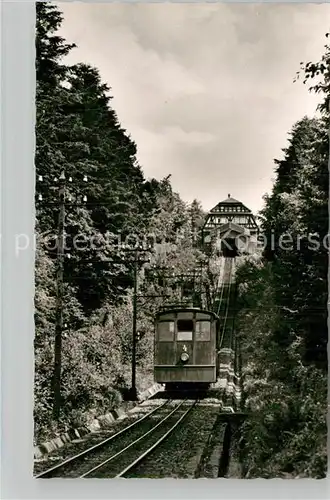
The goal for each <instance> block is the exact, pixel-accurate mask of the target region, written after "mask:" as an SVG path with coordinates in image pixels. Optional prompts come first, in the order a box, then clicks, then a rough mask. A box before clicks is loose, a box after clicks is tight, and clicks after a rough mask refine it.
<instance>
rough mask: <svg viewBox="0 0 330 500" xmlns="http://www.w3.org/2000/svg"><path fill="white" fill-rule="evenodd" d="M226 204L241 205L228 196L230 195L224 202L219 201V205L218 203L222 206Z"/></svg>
mask: <svg viewBox="0 0 330 500" xmlns="http://www.w3.org/2000/svg"><path fill="white" fill-rule="evenodd" d="M226 203H238V204H240V205H241V204H242V203H241V202H240V201H238V200H235V198H232V197H231V196H230V194H229V195H228V198H226V199H225V200H223V201H220V203H218V205H224V204H226Z"/></svg>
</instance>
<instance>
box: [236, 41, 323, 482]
mask: <svg viewBox="0 0 330 500" xmlns="http://www.w3.org/2000/svg"><path fill="white" fill-rule="evenodd" d="M325 48H326V51H325V55H324V56H323V58H322V60H321V61H320V62H319V63H315V64H314V63H308V64H306V65H303V66H302V68H301V72H300V76H304V83H306V82H307V81H309V79H313V78H314V79H317V82H316V83H315V84H314V85H312V87H311V89H310V90H311V91H316V92H319V93H323V96H324V99H323V101H322V103H321V104H320V106H319V109H320V111H321V113H320V117H318V118H307V117H303V118H302V119H301V120H300V121H299V122H297V123H296V124H295V125H294V126H293V128H292V130H291V132H290V136H289V140H288V145H287V146H286V147H285V148H284V149H283V158H282V159H281V160H276V161H275V173H276V178H275V183H274V186H273V190H272V193H271V194H270V195H267V196H265V198H264V201H265V207H264V209H263V211H262V213H261V230H262V234H263V235H264V241H265V242H266V244H265V248H264V254H263V257H262V259H259V260H258V261H253V260H252V259H250V260H248V261H246V262H245V264H244V265H243V266H242V267H241V268H240V269H239V272H238V276H237V280H238V286H239V289H240V314H239V327H238V332H239V337H240V344H241V352H242V359H243V362H242V365H243V394H244V399H245V401H244V403H245V408H246V410H247V411H248V413H249V415H250V418H249V419H248V420H247V422H246V424H245V428H244V429H243V436H242V441H244V450H245V452H244V458H243V462H244V466H245V469H246V470H245V474H246V477H260V476H262V477H268V478H269V477H274V476H276V477H311V476H312V477H324V476H325V474H326V465H327V442H326V435H327V425H326V414H327V366H328V362H327V339H328V330H327V301H328V280H327V275H328V254H329V239H328V236H327V235H328V191H329V172H328V162H329V96H330V87H329V83H330V80H329V76H330V74H329V62H330V47H329V46H326V47H325Z"/></svg>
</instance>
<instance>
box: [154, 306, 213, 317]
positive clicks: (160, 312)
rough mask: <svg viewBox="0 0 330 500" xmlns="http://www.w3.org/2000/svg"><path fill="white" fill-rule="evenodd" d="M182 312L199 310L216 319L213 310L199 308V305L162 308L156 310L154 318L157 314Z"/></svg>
mask: <svg viewBox="0 0 330 500" xmlns="http://www.w3.org/2000/svg"><path fill="white" fill-rule="evenodd" d="M180 312H181V313H183V312H200V313H203V314H209V315H210V316H213V318H216V319H218V316H217V314H216V313H215V312H213V311H208V310H207V309H200V308H199V307H177V308H175V309H171V308H169V309H163V310H162V311H158V313H157V314H156V318H158V317H159V316H163V315H165V314H171V313H180Z"/></svg>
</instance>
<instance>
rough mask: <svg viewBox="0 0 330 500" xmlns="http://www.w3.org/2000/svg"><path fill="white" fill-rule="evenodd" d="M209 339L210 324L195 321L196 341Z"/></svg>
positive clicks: (208, 322)
mask: <svg viewBox="0 0 330 500" xmlns="http://www.w3.org/2000/svg"><path fill="white" fill-rule="evenodd" d="M210 338H211V322H210V321H196V340H201V341H202V340H204V341H207V340H210Z"/></svg>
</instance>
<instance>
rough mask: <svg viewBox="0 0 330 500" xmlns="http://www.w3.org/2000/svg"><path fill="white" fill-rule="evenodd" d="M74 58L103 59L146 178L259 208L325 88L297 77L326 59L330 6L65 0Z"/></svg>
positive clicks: (211, 201) (100, 63) (207, 199)
mask: <svg viewBox="0 0 330 500" xmlns="http://www.w3.org/2000/svg"><path fill="white" fill-rule="evenodd" d="M58 6H59V8H60V10H62V12H63V13H64V17H65V21H64V23H63V26H62V30H61V34H62V36H64V37H65V38H66V39H67V41H68V42H75V43H76V44H77V46H78V48H77V49H74V50H73V51H72V53H71V55H70V56H69V58H68V59H69V61H68V62H86V63H89V64H91V65H92V66H95V67H97V68H98V69H99V71H100V73H101V76H102V79H103V81H104V82H106V83H107V84H108V85H109V86H110V87H111V89H112V95H113V100H112V106H113V107H114V109H115V111H116V112H117V115H118V118H119V121H120V123H121V124H122V126H123V127H124V128H125V129H126V130H127V132H128V133H129V134H130V135H131V137H132V139H133V140H134V141H135V142H136V144H137V148H138V160H139V163H140V164H141V166H142V168H143V171H144V173H145V176H146V177H156V178H157V179H161V178H162V177H164V176H166V175H168V174H172V185H173V188H174V189H175V190H176V191H178V192H179V193H180V195H181V196H182V198H183V199H184V200H186V201H192V200H193V199H194V198H197V199H199V200H200V201H201V202H202V205H203V208H204V209H205V210H209V209H211V208H212V207H213V206H214V205H216V204H217V203H218V202H219V201H221V200H222V199H225V198H226V197H227V194H228V193H231V195H232V196H233V197H234V198H236V199H238V200H240V201H242V202H243V203H244V204H245V205H247V206H248V207H249V208H250V209H251V210H252V211H254V212H256V211H257V210H259V209H260V208H261V206H262V203H263V202H262V196H263V195H264V194H265V193H266V192H269V191H270V190H271V186H272V178H273V177H274V164H273V159H274V158H280V157H281V155H282V152H281V149H282V148H283V147H285V146H286V141H287V133H288V131H289V130H290V129H291V127H292V125H293V124H294V123H295V122H296V121H297V120H299V119H300V118H302V117H303V116H304V115H309V116H312V115H313V114H314V110H315V108H316V104H317V102H318V98H316V97H315V96H314V95H312V94H310V93H309V92H308V88H307V87H306V85H303V84H302V82H301V81H300V82H298V83H293V79H294V77H295V73H296V71H298V69H299V64H300V61H305V62H307V61H317V60H319V58H320V56H321V55H322V54H323V47H324V44H325V42H326V38H325V33H326V32H327V31H328V30H329V28H330V5H327V4H323V5H322V4H320V5H317V4H314V5H313V4H307V5H305V4H279V5H277V4H263V5H260V4H254V5H249V4H210V3H208V4H170V3H167V4H137V5H134V4H118V3H117V4H88V3H78V2H77V3H75V2H72V3H71V2H70V3H60V4H58Z"/></svg>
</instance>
